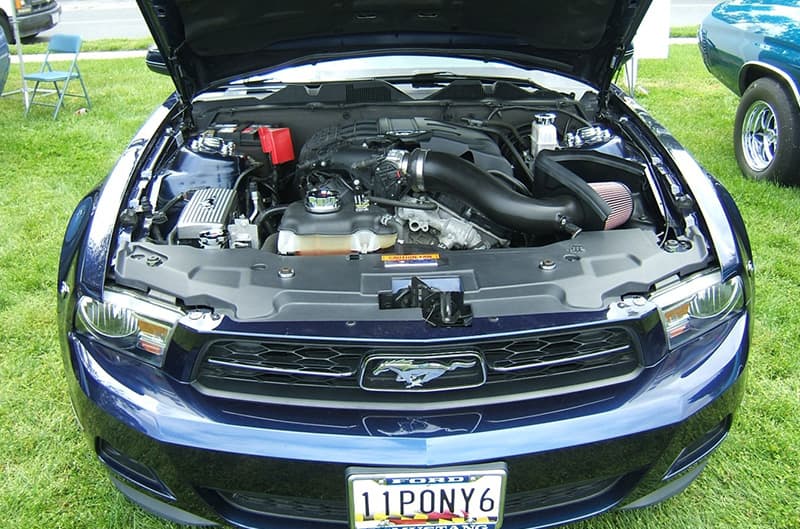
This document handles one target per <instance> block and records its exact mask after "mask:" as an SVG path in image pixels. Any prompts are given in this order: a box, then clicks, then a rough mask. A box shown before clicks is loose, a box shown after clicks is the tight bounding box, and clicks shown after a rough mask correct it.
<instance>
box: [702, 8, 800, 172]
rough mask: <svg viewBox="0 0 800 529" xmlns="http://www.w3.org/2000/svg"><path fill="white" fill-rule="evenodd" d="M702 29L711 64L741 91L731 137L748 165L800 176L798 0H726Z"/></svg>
mask: <svg viewBox="0 0 800 529" xmlns="http://www.w3.org/2000/svg"><path fill="white" fill-rule="evenodd" d="M699 37H700V51H701V53H702V55H703V60H704V61H705V64H706V67H707V68H708V70H709V71H710V72H711V73H712V74H714V76H716V77H717V78H718V79H719V80H720V81H722V83H723V84H724V85H725V86H727V87H728V88H730V89H731V90H732V91H733V92H734V93H735V94H736V95H738V96H741V100H740V102H739V108H738V110H737V111H736V121H735V124H734V137H733V142H734V143H733V144H734V150H735V153H736V160H737V162H738V163H739V167H740V168H741V170H742V173H744V175H745V176H748V177H750V178H757V179H764V180H772V181H775V182H780V183H784V184H789V185H798V184H800V171H799V170H798V166H800V5H799V4H798V3H797V2H796V1H795V0H731V1H728V2H722V3H720V4H719V5H717V6H716V7H715V8H714V9H713V10H712V12H711V13H710V14H709V15H708V17H706V19H705V20H704V21H703V24H702V25H701V27H700V33H699Z"/></svg>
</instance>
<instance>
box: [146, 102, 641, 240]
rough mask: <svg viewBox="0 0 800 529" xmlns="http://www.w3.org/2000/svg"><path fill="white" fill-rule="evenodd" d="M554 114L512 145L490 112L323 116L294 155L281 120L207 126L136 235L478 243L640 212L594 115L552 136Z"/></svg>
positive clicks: (631, 166) (634, 179)
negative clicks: (442, 116) (460, 116)
mask: <svg viewBox="0 0 800 529" xmlns="http://www.w3.org/2000/svg"><path fill="white" fill-rule="evenodd" d="M553 116H554V115H553V114H548V113H544V114H537V116H536V118H535V119H536V121H534V122H533V123H531V124H530V132H529V133H527V134H523V133H521V132H518V131H517V129H513V130H512V133H511V134H509V135H508V137H510V138H512V139H513V140H516V141H512V140H509V139H507V137H506V136H505V135H503V136H501V135H500V134H498V130H500V128H501V126H499V125H498V124H497V123H500V122H497V123H495V122H481V121H477V120H462V121H461V122H445V121H440V120H435V119H430V118H379V119H375V120H365V121H357V122H351V123H346V124H336V125H332V126H329V127H323V128H320V129H319V130H316V131H315V132H314V133H313V134H311V135H310V137H308V139H307V140H305V141H303V144H302V148H301V149H299V154H298V156H297V159H295V149H294V146H293V143H292V133H291V128H289V127H275V126H272V125H259V124H252V123H248V124H245V125H240V124H221V125H217V124H214V125H212V126H211V127H209V129H207V130H206V131H204V132H203V133H201V134H198V135H197V136H195V137H193V138H192V139H191V141H188V142H186V143H185V144H184V145H182V146H180V148H179V149H177V151H176V152H175V153H174V154H173V155H172V156H171V158H170V159H169V160H168V162H167V163H166V164H165V166H164V168H163V169H162V170H161V171H160V172H159V174H158V175H157V179H156V185H154V186H153V190H154V191H153V195H154V196H153V197H152V201H153V202H155V203H156V204H157V205H158V208H157V209H156V211H155V212H154V214H153V216H152V222H151V223H150V225H149V226H150V230H149V234H150V236H151V237H152V238H153V239H155V240H157V241H162V242H163V243H167V244H179V245H192V246H196V247H200V248H210V249H236V248H261V249H264V250H265V251H270V252H274V253H278V254H281V255H326V254H327V255H329V254H350V253H359V254H365V253H372V252H382V251H387V250H389V249H392V248H394V247H395V246H397V245H403V246H406V247H409V248H418V249H420V250H421V251H422V250H425V249H426V248H427V249H431V248H433V249H445V250H482V249H488V248H502V247H525V246H538V245H543V244H547V243H548V242H552V241H556V240H562V239H565V238H570V237H574V236H576V235H577V234H578V233H580V232H581V231H583V230H611V229H615V228H618V227H620V226H623V225H625V224H626V223H629V222H631V219H632V215H633V213H634V210H636V211H641V212H645V211H647V210H648V208H647V206H646V205H645V204H643V201H647V200H648V198H647V194H646V193H645V194H643V193H642V191H643V189H644V188H645V187H646V186H645V183H646V179H645V178H644V176H643V173H642V171H643V170H642V163H641V162H640V161H639V160H638V159H637V158H636V156H637V155H636V153H635V152H634V151H630V150H629V149H628V148H627V147H626V145H625V142H624V141H623V140H622V139H621V138H620V137H619V136H617V135H615V134H613V133H612V132H611V131H610V130H609V129H608V128H606V127H604V126H602V125H592V126H585V127H582V128H578V129H574V130H571V131H569V132H568V133H566V134H562V135H561V136H562V139H561V141H560V142H558V140H557V133H556V130H555V126H554V125H553ZM502 127H505V128H512V127H511V126H509V125H505V124H503V125H502ZM523 132H527V131H523ZM498 138H502V141H500V140H498ZM553 139H556V143H553V141H552V140H553ZM254 146H255V147H256V148H254ZM643 195H644V196H643ZM637 204H638V205H637ZM647 217H648V215H646V214H644V215H639V216H638V217H637V218H638V219H639V220H638V221H635V222H639V221H641V220H649V219H647Z"/></svg>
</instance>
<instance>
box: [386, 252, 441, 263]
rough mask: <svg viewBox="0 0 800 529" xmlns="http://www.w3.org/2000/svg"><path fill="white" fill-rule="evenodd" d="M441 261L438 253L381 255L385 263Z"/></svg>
mask: <svg viewBox="0 0 800 529" xmlns="http://www.w3.org/2000/svg"><path fill="white" fill-rule="evenodd" d="M438 259H439V254H438V253H417V254H407V255H381V261H383V262H384V263H393V262H399V261H404V262H409V261H437V260H438Z"/></svg>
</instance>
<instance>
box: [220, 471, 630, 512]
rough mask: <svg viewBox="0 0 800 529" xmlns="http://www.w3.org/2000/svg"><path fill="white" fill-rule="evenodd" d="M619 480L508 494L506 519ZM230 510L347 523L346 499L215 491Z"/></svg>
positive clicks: (574, 499)
mask: <svg viewBox="0 0 800 529" xmlns="http://www.w3.org/2000/svg"><path fill="white" fill-rule="evenodd" d="M619 481H620V478H618V477H613V478H603V479H595V480H589V481H582V482H577V483H566V484H563V485H558V486H555V487H548V488H543V489H536V490H525V491H520V492H512V493H508V494H507V495H506V500H505V509H504V512H505V516H506V517H513V516H518V515H522V514H526V513H530V512H534V511H540V510H544V509H549V508H553V507H561V506H564V505H569V504H573V503H578V502H582V501H588V500H590V499H592V498H595V497H597V496H599V495H601V494H603V493H606V492H608V491H610V490H611V489H612V488H613V487H614V486H615V485H616V484H617V483H618V482H619ZM216 494H217V495H218V496H219V498H220V499H222V500H223V501H224V502H225V504H226V505H227V507H228V508H229V509H230V508H232V509H234V510H236V511H244V512H248V513H252V514H257V515H262V516H275V517H279V518H292V519H300V520H309V521H324V522H340V523H341V522H347V520H348V512H347V504H346V503H345V501H344V500H338V501H337V500H328V499H319V498H306V497H292V496H281V495H277V494H264V493H257V492H243V491H235V492H229V491H216Z"/></svg>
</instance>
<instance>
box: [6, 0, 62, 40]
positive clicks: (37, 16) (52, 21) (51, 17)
mask: <svg viewBox="0 0 800 529" xmlns="http://www.w3.org/2000/svg"><path fill="white" fill-rule="evenodd" d="M60 20H61V6H60V5H59V4H58V3H57V2H53V3H52V4H49V5H47V6H44V7H42V8H41V9H38V8H37V9H35V10H34V11H33V12H31V13H21V14H19V15H18V16H17V22H18V23H19V34H20V37H22V38H25V37H30V36H32V35H37V34H39V33H41V32H42V31H47V30H48V29H52V28H54V27H55V26H56V24H58V23H59V21H60Z"/></svg>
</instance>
